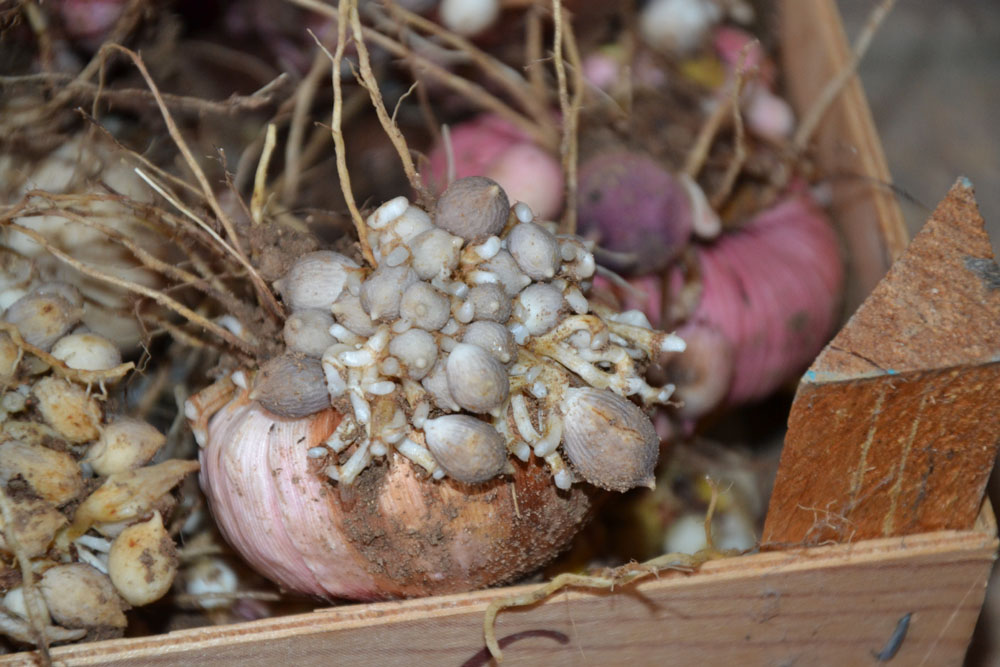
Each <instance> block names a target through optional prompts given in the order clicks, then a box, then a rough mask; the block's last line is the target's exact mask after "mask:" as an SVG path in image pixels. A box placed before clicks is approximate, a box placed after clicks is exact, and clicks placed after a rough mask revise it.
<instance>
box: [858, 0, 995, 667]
mask: <svg viewBox="0 0 1000 667" xmlns="http://www.w3.org/2000/svg"><path fill="white" fill-rule="evenodd" d="M874 4H875V1H874V0H838V5H839V6H840V11H841V13H842V14H843V18H844V27H845V29H846V31H847V34H848V37H849V38H853V36H854V35H856V34H857V32H858V30H860V28H861V26H863V25H864V23H865V20H866V18H867V16H868V13H869V12H870V11H871V8H872V6H873V5H874ZM860 74H861V80H862V83H863V84H864V87H865V92H866V93H867V95H868V102H869V104H870V105H871V109H872V114H873V115H874V117H875V124H876V125H877V126H878V131H879V135H880V136H881V138H882V146H883V147H884V148H885V153H886V158H887V159H888V162H889V170H890V171H891V172H892V177H893V180H894V182H895V185H896V186H897V187H898V188H900V190H901V193H902V194H901V196H900V197H899V201H900V207H901V208H902V210H903V215H904V216H905V217H906V223H907V226H908V227H909V230H910V236H911V237H912V236H913V235H914V234H915V233H916V232H917V231H918V230H919V229H920V226H921V225H923V223H924V220H926V219H927V217H928V215H929V214H930V212H931V210H932V209H933V208H934V206H935V205H936V204H937V202H938V201H939V200H940V199H941V198H943V197H944V195H945V193H946V192H947V191H948V188H950V187H951V185H952V183H954V182H955V179H956V178H957V177H958V176H959V175H965V176H968V177H969V178H970V179H971V180H972V182H973V184H974V185H975V186H976V198H977V199H978V201H979V207H980V210H981V212H982V214H983V217H984V218H985V219H986V228H987V231H988V232H989V234H990V239H991V241H992V242H993V248H994V253H995V254H996V255H997V256H1000V125H998V124H994V121H995V120H996V118H997V111H998V110H1000V2H997V1H996V0H952V1H951V2H941V1H940V0H899V2H897V4H896V7H895V9H893V12H892V14H891V15H890V16H889V18H888V19H887V20H886V22H885V24H884V25H883V26H882V28H881V30H880V32H879V33H878V35H877V36H876V38H875V41H874V42H873V44H872V46H871V50H870V51H869V52H868V55H867V56H866V57H865V60H864V61H863V62H862V64H861V68H860ZM990 497H991V498H992V500H993V508H994V511H995V512H997V513H998V514H1000V503H998V501H1000V474H998V473H997V471H996V470H994V473H993V479H992V481H991V483H990ZM966 664H967V665H970V666H976V667H978V666H980V665H982V666H986V665H1000V568H995V569H994V572H993V578H992V580H991V582H990V587H989V590H988V594H987V597H986V604H985V607H984V609H983V613H982V615H981V616H980V619H979V625H978V626H977V628H976V635H975V637H974V639H973V643H972V646H971V648H970V649H969V653H968V656H967V659H966Z"/></svg>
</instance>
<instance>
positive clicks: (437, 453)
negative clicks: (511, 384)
mask: <svg viewBox="0 0 1000 667" xmlns="http://www.w3.org/2000/svg"><path fill="white" fill-rule="evenodd" d="M423 430H424V439H425V440H426V442H427V447H428V449H430V450H431V453H432V454H433V455H434V460H435V461H437V462H438V465H440V466H441V468H443V469H444V471H445V472H446V473H447V474H448V476H449V477H453V478H455V479H457V480H458V481H460V482H465V483H466V484H479V483H481V482H485V481H487V480H489V479H492V478H494V477H496V476H498V475H499V474H500V473H501V472H503V469H504V467H505V466H506V464H507V447H506V445H505V444H504V440H503V437H502V436H501V435H500V434H499V433H497V432H496V430H494V428H493V427H492V426H490V425H489V424H487V423H486V422H484V421H480V420H479V419H476V418H475V417H470V416H468V415H444V416H443V417H438V418H437V419H428V420H427V421H425V422H424V429H423Z"/></svg>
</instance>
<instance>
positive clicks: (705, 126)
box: [684, 95, 734, 180]
mask: <svg viewBox="0 0 1000 667" xmlns="http://www.w3.org/2000/svg"><path fill="white" fill-rule="evenodd" d="M733 104H734V96H733V95H726V99H725V100H724V101H720V102H719V103H718V104H716V106H715V108H714V109H713V110H712V113H711V114H709V116H708V118H706V119H705V122H704V123H702V125H701V129H700V130H698V136H697V138H696V139H695V141H694V146H692V147H691V151H690V152H689V153H688V156H687V160H686V161H685V163H684V173H685V174H687V175H688V176H690V177H691V178H692V179H693V180H697V178H698V173H699V172H700V171H701V168H702V167H704V166H705V160H707V159H708V154H709V152H710V151H711V150H712V142H714V141H715V135H716V134H718V132H719V128H720V127H722V123H723V121H724V120H725V119H726V116H727V115H728V114H729V112H730V110H731V108H732V106H733Z"/></svg>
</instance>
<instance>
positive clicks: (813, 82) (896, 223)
mask: <svg viewBox="0 0 1000 667" xmlns="http://www.w3.org/2000/svg"><path fill="white" fill-rule="evenodd" d="M780 7H781V24H780V30H781V43H782V67H783V71H784V74H785V82H786V84H787V89H788V94H789V98H790V100H791V102H792V104H793V106H794V107H795V109H796V110H798V112H799V114H800V115H801V114H802V113H803V111H804V110H805V109H807V108H808V107H809V105H810V103H811V102H812V100H814V99H816V97H817V95H818V94H819V92H820V90H821V89H822V88H823V86H825V85H826V83H827V82H828V81H830V80H831V79H832V78H833V77H834V75H835V74H836V73H837V72H839V71H840V69H841V68H843V67H844V66H845V63H847V61H848V58H849V54H850V51H849V48H848V45H847V41H846V39H845V37H844V28H843V24H842V23H841V20H840V14H839V13H838V12H837V6H836V3H835V2H834V0H785V1H784V2H781V3H780ZM813 148H814V151H815V157H816V159H817V163H818V164H819V166H820V168H821V170H822V174H823V176H824V178H825V179H826V180H827V181H828V182H829V183H830V184H831V185H832V187H833V207H832V208H833V211H832V213H833V217H834V219H835V221H836V222H837V226H838V227H839V228H840V231H841V234H842V236H843V238H844V243H845V245H846V250H847V252H846V253H845V259H846V261H847V262H848V275H849V277H850V278H849V280H848V284H847V294H846V297H845V309H846V310H845V312H846V313H848V314H849V313H851V312H853V311H854V309H855V308H856V307H857V306H858V304H860V303H861V302H862V301H863V300H864V298H865V296H867V294H868V293H869V292H870V291H871V290H872V289H873V288H874V287H875V285H876V283H878V281H879V280H880V279H881V278H882V276H883V274H885V272H886V270H887V269H888V268H889V265H890V264H891V262H892V261H893V260H894V259H896V258H897V257H899V255H900V254H901V253H902V252H903V249H904V248H905V247H906V243H907V233H906V225H905V223H904V221H903V214H902V212H901V211H900V210H899V205H898V204H897V203H896V198H895V195H894V194H893V192H892V190H891V188H890V187H889V184H890V183H891V182H892V177H891V176H890V174H889V168H888V166H887V164H886V160H885V154H884V153H883V151H882V144H881V143H880V142H879V138H878V133H877V131H876V129H875V122H874V120H872V115H871V111H870V110H869V108H868V102H867V100H866V99H865V94H864V90H863V88H862V87H861V82H860V80H859V79H858V78H857V77H854V78H853V79H852V80H851V82H850V83H849V84H848V85H847V87H846V88H845V89H844V90H843V92H842V93H841V94H840V96H839V97H838V98H837V99H836V100H835V101H834V103H833V104H832V105H831V107H830V110H829V112H828V113H827V115H826V117H825V118H824V119H823V123H822V125H821V126H820V128H819V130H818V132H817V134H816V137H815V141H814V144H813Z"/></svg>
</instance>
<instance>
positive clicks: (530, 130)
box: [285, 0, 558, 151]
mask: <svg viewBox="0 0 1000 667" xmlns="http://www.w3.org/2000/svg"><path fill="white" fill-rule="evenodd" d="M285 1H286V2H289V3H291V4H293V5H297V6H299V7H303V8H305V9H309V10H311V11H314V12H316V13H318V14H321V15H323V16H326V17H328V18H330V19H332V20H334V21H337V20H338V12H337V9H336V8H334V7H331V6H330V5H327V4H325V3H323V2H320V0H285ZM361 31H362V34H363V35H364V37H365V39H367V40H368V41H370V42H372V43H374V44H376V45H378V46H379V47H381V48H383V49H385V50H386V51H388V52H389V53H391V54H392V55H394V56H396V57H397V58H402V59H403V60H406V61H408V62H411V63H412V64H413V65H414V66H416V67H419V68H420V70H421V71H422V72H423V73H425V74H426V75H428V76H430V77H431V78H433V79H435V80H436V81H438V82H439V83H441V84H442V85H444V86H447V87H448V88H450V89H452V90H453V91H455V92H456V93H458V94H459V95H462V96H463V97H465V98H466V99H467V100H469V101H470V102H472V103H474V104H477V105H479V106H480V107H482V108H483V109H485V110H487V111H492V112H493V113H495V114H497V115H499V116H501V117H502V118H504V119H505V120H507V121H509V122H510V123H512V124H513V125H514V126H515V127H517V128H518V129H520V130H521V131H523V132H524V133H525V134H527V135H528V136H529V137H530V138H531V140H532V141H534V142H535V143H537V144H538V145H539V146H542V147H543V148H546V149H548V150H552V151H555V150H557V149H558V140H557V139H556V138H555V137H554V136H553V135H551V134H549V133H546V132H545V131H544V130H543V129H542V128H540V127H539V126H538V125H537V124H536V123H534V122H533V121H532V120H531V119H530V118H526V117H525V116H524V115H523V114H521V113H519V112H518V111H516V110H515V109H513V108H512V107H510V106H509V105H508V104H506V103H505V102H504V101H503V100H501V99H500V98H498V97H496V96H495V95H493V94H491V93H489V92H488V91H487V90H486V89H485V88H483V87H482V86H480V85H478V84H476V83H473V82H471V81H469V80H468V79H465V78H462V77H461V76H458V75H457V74H454V73H452V72H450V71H448V70H447V69H445V68H444V67H441V66H440V65H438V64H437V63H435V62H433V61H431V60H428V59H427V58H424V57H423V56H421V55H419V54H416V53H414V52H413V50H412V49H410V48H409V47H407V46H405V45H403V44H400V43H399V42H397V41H396V40H394V39H393V38H391V37H389V36H388V35H384V34H382V33H380V32H378V31H377V30H373V29H371V28H368V27H366V26H362V28H361Z"/></svg>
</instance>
